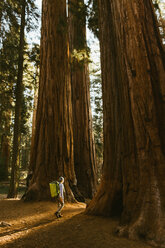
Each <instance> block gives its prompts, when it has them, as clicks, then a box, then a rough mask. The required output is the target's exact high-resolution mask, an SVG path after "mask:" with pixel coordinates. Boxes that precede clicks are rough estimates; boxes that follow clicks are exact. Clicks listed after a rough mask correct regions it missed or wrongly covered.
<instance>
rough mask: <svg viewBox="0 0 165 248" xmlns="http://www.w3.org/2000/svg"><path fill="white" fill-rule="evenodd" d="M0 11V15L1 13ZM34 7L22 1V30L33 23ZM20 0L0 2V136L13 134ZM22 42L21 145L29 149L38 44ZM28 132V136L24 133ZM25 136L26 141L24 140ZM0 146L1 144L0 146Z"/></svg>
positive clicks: (37, 70) (37, 73)
mask: <svg viewBox="0 0 165 248" xmlns="http://www.w3.org/2000/svg"><path fill="white" fill-rule="evenodd" d="M1 14H2V15H1ZM38 17H39V14H38V10H37V8H36V6H35V4H34V0H27V1H26V31H27V32H29V31H32V30H34V29H36V27H37V19H38ZM20 21H21V0H15V1H12V0H3V1H1V2H0V37H1V38H0V138H1V136H2V135H3V134H5V135H7V136H8V137H9V138H10V139H9V141H10V146H11V143H12V137H13V126H14V106H15V89H16V83H17V75H18V59H19V56H18V54H19V42H20ZM24 42H25V46H24V47H25V50H24V73H23V97H22V108H21V146H20V149H24V148H23V147H24V146H25V143H26V142H27V143H28V144H29V145H26V149H27V147H28V149H29V150H30V147H29V146H30V137H31V125H30V120H31V113H32V110H33V94H32V93H33V92H34V90H35V88H37V87H38V80H39V46H38V45H36V44H34V45H33V46H32V47H29V46H28V45H27V42H26V41H24ZM26 136H28V139H26V138H25V137H26ZM25 140H26V141H25ZM0 149H1V147H0Z"/></svg>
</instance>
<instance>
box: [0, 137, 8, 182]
mask: <svg viewBox="0 0 165 248" xmlns="http://www.w3.org/2000/svg"><path fill="white" fill-rule="evenodd" d="M9 154H10V152H9V140H8V138H7V136H6V135H5V134H3V135H2V137H1V151H0V180H7V179H8V167H9Z"/></svg>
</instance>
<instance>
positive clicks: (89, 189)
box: [69, 0, 97, 198]
mask: <svg viewBox="0 0 165 248" xmlns="http://www.w3.org/2000/svg"><path fill="white" fill-rule="evenodd" d="M83 5H84V1H83V0H72V1H70V5H69V7H70V8H69V9H70V11H69V27H70V32H69V34H70V51H71V57H72V58H71V61H72V64H71V68H72V69H71V87H72V105H73V135H74V165H75V172H76V177H77V186H78V189H79V190H80V192H81V193H82V195H83V196H84V197H86V198H92V196H93V195H94V193H95V190H96V184H97V183H96V161H95V146H94V137H93V134H92V114H91V106H90V93H89V83H90V82H89V72H88V62H87V58H85V56H84V58H83V54H84V55H85V54H87V52H86V47H87V45H86V20H85V15H84V16H82V15H80V13H79V12H78V9H79V8H80V6H83ZM74 53H77V54H78V55H77V57H76V56H74Z"/></svg>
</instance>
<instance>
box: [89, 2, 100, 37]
mask: <svg viewBox="0 0 165 248" xmlns="http://www.w3.org/2000/svg"><path fill="white" fill-rule="evenodd" d="M88 28H89V29H90V30H91V31H92V32H93V34H94V35H95V36H96V37H97V38H98V39H99V24H98V3H97V0H88Z"/></svg>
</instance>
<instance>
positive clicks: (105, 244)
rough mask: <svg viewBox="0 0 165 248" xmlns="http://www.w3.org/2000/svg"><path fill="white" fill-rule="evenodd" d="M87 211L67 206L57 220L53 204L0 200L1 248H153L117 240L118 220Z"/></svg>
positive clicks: (54, 204)
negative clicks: (90, 214) (91, 214)
mask: <svg viewBox="0 0 165 248" xmlns="http://www.w3.org/2000/svg"><path fill="white" fill-rule="evenodd" d="M85 207H86V206H85V204H83V203H82V204H81V203H80V204H66V205H65V207H64V210H63V217H62V218H60V219H56V217H55V216H54V212H55V210H56V208H57V205H56V203H54V202H35V203H25V202H22V201H20V200H11V199H10V200H7V199H5V200H0V223H2V226H1V225H0V247H4V248H11V247H12V248H17V247H22V248H61V247H63V248H151V246H148V245H147V244H145V243H142V242H134V241H130V240H127V239H124V238H118V237H117V236H115V235H114V230H115V228H116V226H117V224H118V221H117V220H111V219H108V218H103V217H96V216H86V215H84V214H83V212H84V209H85ZM3 223H4V226H3ZM5 224H6V226H5Z"/></svg>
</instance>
